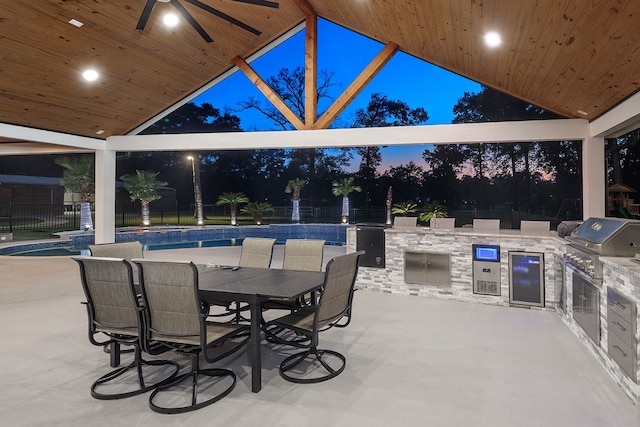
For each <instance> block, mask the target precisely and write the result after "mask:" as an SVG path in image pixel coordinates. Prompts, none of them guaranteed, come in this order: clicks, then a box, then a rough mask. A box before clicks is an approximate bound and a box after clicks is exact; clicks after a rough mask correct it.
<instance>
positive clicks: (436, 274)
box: [347, 226, 640, 404]
mask: <svg viewBox="0 0 640 427" xmlns="http://www.w3.org/2000/svg"><path fill="white" fill-rule="evenodd" d="M365 228H367V227H359V226H355V227H350V228H349V229H348V230H347V251H348V252H350V251H355V250H357V249H363V246H364V249H365V250H367V246H371V249H372V252H374V253H377V254H378V256H377V257H375V258H373V259H372V260H371V263H370V264H369V265H367V264H361V267H360V271H359V274H358V279H357V281H356V287H357V288H359V289H368V290H373V291H380V292H389V293H400V294H407V295H415V296H425V297H432V298H446V299H453V300H458V301H465V302H469V303H480V304H493V305H498V306H505V307H508V306H511V307H522V308H533V309H541V310H549V311H555V312H556V313H557V314H558V315H559V316H560V317H561V318H562V320H563V321H564V322H565V324H566V325H567V326H568V327H569V329H570V330H571V331H572V332H573V333H574V334H575V335H576V337H578V339H579V340H580V341H581V342H582V343H583V344H584V346H585V349H587V351H589V352H590V353H591V354H592V355H593V356H594V357H595V358H596V359H597V360H598V361H599V362H600V364H601V365H602V367H603V368H604V369H605V370H606V371H607V372H608V373H609V374H610V376H611V377H612V378H613V379H614V380H615V381H616V382H617V383H618V384H619V385H620V387H621V388H622V389H623V390H624V391H625V393H626V394H627V395H628V396H629V397H630V399H631V400H632V401H633V402H635V403H636V404H637V403H640V386H639V385H638V378H639V374H640V364H639V362H638V359H639V358H638V356H639V355H640V337H639V336H638V333H639V331H638V328H637V325H638V324H639V322H640V318H639V317H640V316H639V313H638V310H636V307H637V306H638V305H639V304H640V263H638V262H635V261H631V260H630V259H629V257H624V258H622V257H608V256H607V257H600V259H601V260H602V265H603V267H602V272H603V273H602V279H601V280H600V281H597V280H596V281H595V282H594V283H591V284H590V285H589V286H587V285H584V288H583V287H581V283H579V282H580V281H579V279H575V280H576V283H574V278H579V277H581V276H582V275H583V274H582V273H581V272H579V271H577V268H575V267H574V265H572V263H571V259H570V258H569V253H570V252H571V250H570V247H569V243H570V242H569V241H568V240H566V239H563V238H560V237H558V236H557V233H556V232H521V231H520V230H497V231H486V230H474V229H472V228H453V229H431V228H428V227H406V228H404V227H403V228H383V227H380V228H379V230H377V234H376V236H378V238H377V239H376V240H375V241H373V242H371V239H370V238H368V236H366V234H363V233H364V232H366V231H369V230H365ZM369 228H372V229H373V227H369ZM363 236H364V237H366V240H365V241H364V242H363V239H362V237H363ZM380 236H382V240H381V241H380V239H379V237H380ZM358 238H360V239H361V242H360V243H358ZM378 246H382V248H380V247H378ZM485 249H486V250H488V251H484V250H485ZM482 251H484V252H482ZM492 251H493V254H495V255H497V261H495V262H491V260H489V261H487V260H481V261H478V257H477V256H478V254H479V253H480V254H484V253H488V254H489V255H491V254H492ZM380 258H382V260H380ZM416 259H418V260H419V261H418V262H417V263H416V261H415V260H416ZM522 259H524V260H529V261H531V262H530V263H529V264H528V265H523V264H522V262H521V260H522ZM420 260H421V261H420ZM539 263H541V264H542V265H540V264H539ZM415 265H418V266H420V265H422V266H423V268H422V270H423V271H424V274H422V273H420V274H416V272H415V271H407V269H409V270H411V269H413V270H415V268H414V267H412V266H415ZM478 266H480V267H481V268H478ZM523 267H524V268H523ZM529 267H530V268H529ZM418 270H420V268H418ZM523 270H529V272H531V273H532V274H524V275H523ZM536 271H541V276H542V277H538V275H536V274H535V273H536ZM576 272H578V273H580V275H579V274H576ZM486 275H489V276H487V277H490V278H491V280H485V279H487V277H485V276H486ZM511 281H513V282H520V283H521V284H524V285H525V287H528V286H530V287H532V288H536V287H538V288H540V289H539V292H540V294H539V295H540V298H539V299H536V298H528V297H529V296H531V295H537V294H538V290H536V291H535V292H531V293H525V294H524V295H525V298H521V299H522V301H521V300H519V298H514V295H512V294H513V293H514V289H515V288H514V287H513V285H514V283H511ZM496 282H497V283H496ZM487 283H488V284H489V285H488V286H487ZM574 291H575V295H574ZM588 291H592V293H591V296H590V294H589V292H588ZM583 292H584V294H583ZM516 293H517V294H519V295H523V294H522V292H520V291H518V292H516ZM594 299H595V302H597V304H595V305H592V306H589V305H588V303H589V302H593V301H594ZM574 304H575V315H574ZM622 307H624V308H622ZM610 313H611V314H610ZM581 316H584V317H585V318H586V319H587V321H585V320H584V319H583V317H581ZM589 322H591V323H589ZM590 324H591V325H594V326H593V327H592V328H591V329H593V330H595V332H593V331H590V328H589V325H590ZM613 328H615V331H614V332H611V333H610V332H609V330H610V329H612V330H613ZM610 336H611V337H612V338H609V337H610Z"/></svg>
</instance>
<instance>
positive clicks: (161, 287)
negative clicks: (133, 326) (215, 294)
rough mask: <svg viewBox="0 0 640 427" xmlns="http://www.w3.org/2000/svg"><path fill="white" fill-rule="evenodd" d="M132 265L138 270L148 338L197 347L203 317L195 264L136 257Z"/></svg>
mask: <svg viewBox="0 0 640 427" xmlns="http://www.w3.org/2000/svg"><path fill="white" fill-rule="evenodd" d="M133 262H134V263H135V264H137V265H138V269H139V271H140V287H141V288H142V297H143V300H144V305H145V309H146V313H147V319H146V320H147V322H146V323H147V328H148V332H149V339H152V340H155V341H160V342H168V343H181V344H188V345H194V346H199V345H201V339H200V338H201V333H202V331H203V330H204V329H203V327H204V317H203V316H202V308H201V305H200V298H199V296H198V269H197V267H196V266H195V264H194V263H192V262H190V261H161V260H145V259H139V258H137V259H136V258H134V259H133Z"/></svg>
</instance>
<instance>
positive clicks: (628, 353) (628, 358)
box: [608, 334, 637, 382]
mask: <svg viewBox="0 0 640 427" xmlns="http://www.w3.org/2000/svg"><path fill="white" fill-rule="evenodd" d="M608 341H609V348H608V350H609V355H610V356H611V358H612V359H613V360H615V362H616V363H617V364H618V365H620V368H621V369H622V370H623V371H624V373H626V374H627V375H628V376H629V378H631V379H632V380H633V381H636V382H637V371H636V369H637V367H636V366H637V365H636V351H635V346H634V347H633V349H632V348H631V347H629V346H628V345H627V344H626V343H624V342H623V341H622V340H621V339H620V338H619V337H618V335H616V334H609V340H608Z"/></svg>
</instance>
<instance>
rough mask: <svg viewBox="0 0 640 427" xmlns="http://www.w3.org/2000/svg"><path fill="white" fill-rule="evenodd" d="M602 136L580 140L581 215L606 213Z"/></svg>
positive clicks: (592, 215)
mask: <svg viewBox="0 0 640 427" xmlns="http://www.w3.org/2000/svg"><path fill="white" fill-rule="evenodd" d="M606 180H607V177H606V173H605V159H604V138H603V137H587V138H585V139H584V140H583V141H582V217H583V219H587V218H589V217H598V218H602V217H604V216H605V215H606V206H607V200H606V188H605V183H606Z"/></svg>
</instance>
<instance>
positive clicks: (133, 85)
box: [0, 0, 640, 139]
mask: <svg viewBox="0 0 640 427" xmlns="http://www.w3.org/2000/svg"><path fill="white" fill-rule="evenodd" d="M262 3H264V4H262ZM146 4H148V5H149V6H152V5H153V9H149V8H148V9H147V14H148V20H147V21H146V23H144V24H145V25H144V29H142V30H139V29H136V26H139V27H140V26H141V25H139V24H142V23H143V22H140V17H141V15H142V14H143V10H144V9H145V5H146ZM276 5H277V8H276V7H273V6H276ZM182 8H184V10H185V11H186V12H187V13H188V14H189V15H190V16H191V17H192V18H193V20H195V21H196V22H197V24H199V25H200V26H201V29H202V30H203V31H204V32H206V33H207V34H208V35H209V36H210V38H211V39H212V41H211V42H207V41H206V40H205V39H204V38H203V35H202V34H200V33H199V32H198V31H197V30H196V29H195V28H194V27H193V26H192V25H189V24H188V23H187V22H183V25H179V26H177V27H175V28H173V29H167V28H166V27H165V26H164V25H163V24H162V22H161V17H162V14H163V13H164V12H165V11H168V10H174V11H179V9H182ZM310 9H312V10H313V11H315V14H317V16H318V17H320V18H324V19H327V20H329V21H332V22H334V23H336V24H339V25H342V26H344V27H346V28H349V29H351V30H353V31H356V32H358V33H360V34H363V35H365V36H368V37H371V38H373V39H375V40H378V41H380V42H382V43H383V44H388V43H396V44H397V45H398V46H399V49H400V50H401V51H404V52H406V53H408V54H410V55H413V56H416V57H418V58H421V59H424V60H425V61H428V62H430V63H432V64H435V65H437V66H440V67H442V68H445V69H447V70H449V71H452V72H454V73H457V74H459V75H461V76H464V77H466V78H469V79H472V80H475V81H477V82H479V83H482V84H485V85H487V86H491V87H494V88H496V89H500V90H502V91H504V92H507V93H509V94H511V95H514V96H516V97H518V98H521V99H523V100H526V101H528V102H531V103H533V104H536V105H538V106H540V107H543V108H545V109H548V110H550V111H553V112H556V113H558V114H560V115H562V116H564V117H567V118H583V119H588V120H593V119H595V118H597V117H599V116H601V115H602V114H603V113H605V112H607V111H608V110H610V109H611V108H613V107H614V106H616V105H617V104H619V103H620V102H621V101H623V100H625V99H626V98H628V97H629V96H631V95H632V94H634V93H636V92H637V91H638V89H639V88H640V86H639V85H640V31H639V30H637V25H638V19H639V17H640V2H639V1H636V0H609V1H606V0H589V1H585V0H573V1H569V0H527V1H513V0H273V1H267V2H265V1H261V0H200V1H197V0H171V1H170V2H165V1H157V2H153V1H150V2H147V0H91V1H89V0H48V1H33V0H12V1H5V2H2V5H0V122H2V123H7V124H15V125H21V126H27V127H33V128H36V129H44V130H51V131H57V132H63V133H69V134H74V135H81V136H88V137H93V138H101V139H104V138H107V137H108V136H111V135H124V134H127V133H129V132H131V131H132V130H133V129H136V128H137V127H138V126H140V125H141V124H142V123H145V122H146V121H148V120H149V119H150V118H152V117H154V116H156V115H158V114H159V113H161V112H162V111H164V110H166V109H167V108H169V107H170V106H171V105H174V104H175V103H178V102H180V101H181V100H183V99H185V97H188V96H189V95H190V94H192V93H194V92H196V91H197V90H198V89H199V88H201V87H203V86H204V85H207V84H208V83H210V82H211V81H212V80H213V79H215V78H216V77H218V76H220V75H221V74H223V73H224V72H226V71H228V70H230V69H232V68H233V67H234V62H233V58H234V57H236V56H240V57H242V58H247V57H250V56H251V55H252V54H254V53H256V52H258V51H260V50H261V49H262V48H264V47H265V46H267V45H269V44H270V43H271V42H274V41H275V40H277V39H278V38H279V37H280V36H282V35H283V34H285V33H287V32H288V31H290V30H291V29H292V28H294V27H296V26H297V25H298V24H300V23H302V22H304V21H305V11H306V12H307V13H308V12H309V10H310ZM218 12H220V13H218ZM182 16H183V18H182V19H185V18H184V15H182ZM234 19H235V20H237V22H231V21H234ZM70 20H76V21H79V22H81V23H82V24H83V25H82V26H80V27H77V26H75V25H72V24H71V23H70V22H69V21H70ZM243 24H244V25H243ZM249 27H250V28H249ZM488 30H496V31H498V32H500V33H501V35H502V39H503V44H502V45H501V46H500V47H499V48H497V49H493V50H492V49H489V48H487V47H486V46H485V45H484V43H483V35H484V33H485V32H487V31H488ZM201 32H202V31H201ZM88 67H94V68H96V69H97V70H99V71H100V73H101V77H100V78H99V80H97V81H95V82H93V83H88V82H85V81H83V80H82V78H81V73H82V71H83V70H84V69H85V68H88ZM264 77H268V76H264Z"/></svg>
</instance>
